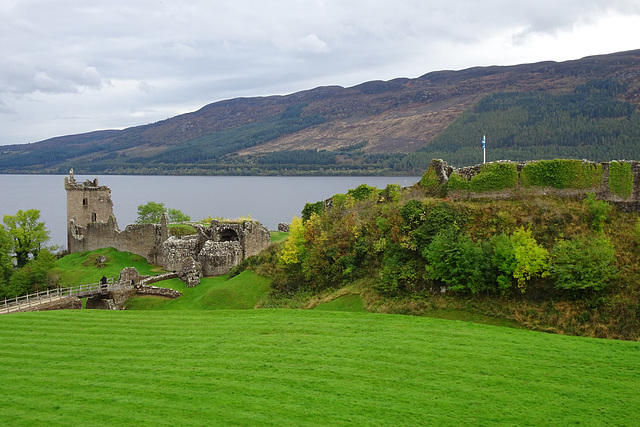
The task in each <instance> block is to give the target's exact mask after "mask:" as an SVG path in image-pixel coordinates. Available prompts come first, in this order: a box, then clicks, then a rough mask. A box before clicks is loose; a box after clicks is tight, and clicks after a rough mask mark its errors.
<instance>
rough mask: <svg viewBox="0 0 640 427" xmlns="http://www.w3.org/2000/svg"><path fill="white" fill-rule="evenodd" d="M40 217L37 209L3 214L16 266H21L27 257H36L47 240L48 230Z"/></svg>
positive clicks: (26, 260) (27, 259)
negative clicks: (11, 242)
mask: <svg viewBox="0 0 640 427" xmlns="http://www.w3.org/2000/svg"><path fill="white" fill-rule="evenodd" d="M39 219H40V211H39V210H37V209H27V210H26V211H22V210H19V211H18V212H17V213H16V214H15V215H5V216H4V218H3V219H2V222H3V223H4V227H5V229H6V231H7V232H8V233H9V235H10V236H11V239H12V240H13V248H12V249H13V252H14V253H15V257H16V263H17V265H18V267H23V266H24V265H25V264H26V263H27V262H28V261H29V258H36V257H37V256H38V253H39V252H40V250H41V249H42V245H43V244H44V243H45V242H46V241H47V240H49V231H47V229H46V228H45V225H44V222H40V221H38V220H39Z"/></svg>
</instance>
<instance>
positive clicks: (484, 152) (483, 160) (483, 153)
mask: <svg viewBox="0 0 640 427" xmlns="http://www.w3.org/2000/svg"><path fill="white" fill-rule="evenodd" d="M485 136H486V135H482V156H483V158H482V163H487V148H486V147H485Z"/></svg>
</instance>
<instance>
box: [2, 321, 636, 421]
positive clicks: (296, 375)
mask: <svg viewBox="0 0 640 427" xmlns="http://www.w3.org/2000/svg"><path fill="white" fill-rule="evenodd" d="M0 343H1V345H0V366H1V367H2V368H1V369H0V396H2V403H1V404H0V420H2V421H1V422H0V424H3V425H46V426H55V425H64V426H67V425H132V426H134V425H135V426H144V425H148V426H159V425H180V426H189V425H193V426H200V425H278V426H281V425H347V424H349V425H411V426H414V425H455V426H459V425H559V426H560V425H562V426H564V425H573V424H580V425H593V426H603V425H634V424H636V423H637V417H638V413H639V411H640V409H639V408H640V394H639V393H638V384H640V368H639V367H640V343H637V342H624V341H613V340H597V339H590V338H579V337H570V336H560V335H551V334H544V333H539V332H532V331H526V330H520V329H510V328H501V327H495V326H487V325H479V324H475V323H470V322H460V321H450V320H441V319H432V318H424V317H412V316H402V315H380V314H371V313H346V312H330V311H317V310H209V311H207V310H173V311H171V310H169V311H167V310H165V311H101V310H83V311H53V312H40V313H36V312H31V313H17V314H11V315H2V316H0Z"/></svg>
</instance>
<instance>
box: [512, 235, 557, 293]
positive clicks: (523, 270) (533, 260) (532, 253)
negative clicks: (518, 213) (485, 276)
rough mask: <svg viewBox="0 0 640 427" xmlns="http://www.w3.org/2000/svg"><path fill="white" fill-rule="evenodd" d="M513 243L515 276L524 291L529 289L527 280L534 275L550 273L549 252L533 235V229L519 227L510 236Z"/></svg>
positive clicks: (539, 275) (541, 275)
mask: <svg viewBox="0 0 640 427" xmlns="http://www.w3.org/2000/svg"><path fill="white" fill-rule="evenodd" d="M509 239H510V240H511V244H512V245H513V255H514V258H515V268H514V270H513V278H514V279H516V281H517V283H518V288H519V289H520V291H521V292H522V293H525V291H526V289H527V282H529V281H530V280H531V279H532V278H533V277H547V276H548V275H549V261H548V260H549V252H548V251H547V250H546V249H545V248H543V247H542V246H540V245H539V244H538V242H536V240H535V239H534V238H533V236H532V235H531V229H528V230H525V229H524V227H519V228H518V229H516V231H515V232H514V233H513V234H512V235H511V237H510V238H509Z"/></svg>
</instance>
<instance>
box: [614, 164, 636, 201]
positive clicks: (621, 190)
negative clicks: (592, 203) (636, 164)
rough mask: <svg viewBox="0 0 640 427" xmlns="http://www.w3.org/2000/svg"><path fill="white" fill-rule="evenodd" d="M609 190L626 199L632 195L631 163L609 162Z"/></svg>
mask: <svg viewBox="0 0 640 427" xmlns="http://www.w3.org/2000/svg"><path fill="white" fill-rule="evenodd" d="M609 190H611V192H612V193H613V194H615V195H616V196H620V197H623V198H625V199H626V198H628V197H629V196H630V195H631V192H632V191H633V173H631V163H626V162H625V163H622V162H611V163H610V164H609Z"/></svg>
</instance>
